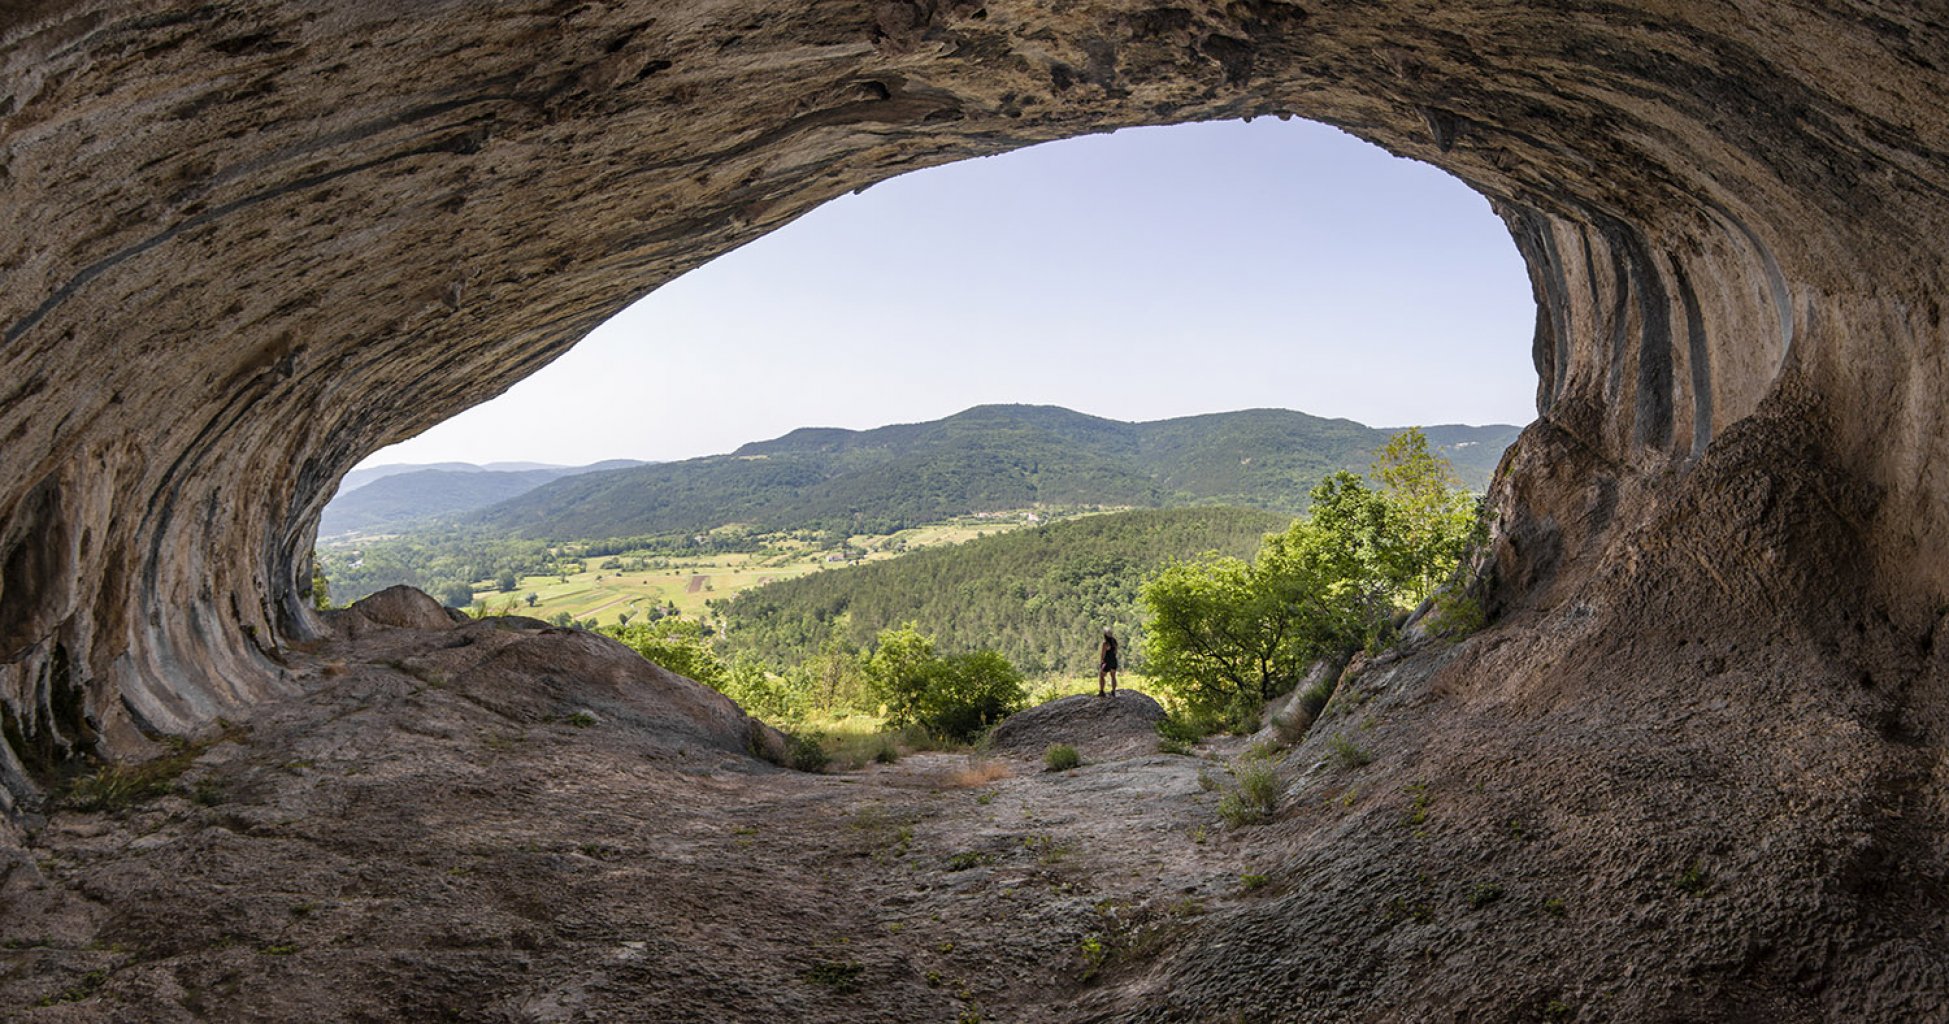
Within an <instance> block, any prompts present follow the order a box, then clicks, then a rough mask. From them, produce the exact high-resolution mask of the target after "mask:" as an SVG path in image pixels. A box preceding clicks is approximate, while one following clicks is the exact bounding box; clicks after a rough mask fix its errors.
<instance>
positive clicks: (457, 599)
mask: <svg viewBox="0 0 1949 1024" xmlns="http://www.w3.org/2000/svg"><path fill="white" fill-rule="evenodd" d="M436 596H438V597H439V599H440V603H441V604H443V605H446V606H447V607H449V608H465V607H467V606H468V605H470V604H473V603H474V586H473V584H471V583H449V584H447V585H446V586H443V587H441V588H440V592H439V594H438V595H436Z"/></svg>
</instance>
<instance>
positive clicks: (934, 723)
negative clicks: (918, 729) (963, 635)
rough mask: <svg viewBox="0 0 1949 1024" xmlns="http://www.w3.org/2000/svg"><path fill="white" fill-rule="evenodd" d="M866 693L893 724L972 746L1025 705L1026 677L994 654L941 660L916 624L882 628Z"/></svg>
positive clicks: (868, 666)
mask: <svg viewBox="0 0 1949 1024" xmlns="http://www.w3.org/2000/svg"><path fill="white" fill-rule="evenodd" d="M864 668H865V676H866V684H867V689H868V692H870V693H871V694H872V695H873V697H874V698H875V699H877V700H879V701H880V703H881V705H882V706H883V707H884V708H885V709H886V715H887V721H888V722H890V723H892V724H893V725H895V726H903V725H920V726H923V727H925V728H926V729H927V730H929V731H930V732H933V733H935V734H937V735H940V736H944V737H947V738H949V739H953V740H957V741H960V742H968V741H971V740H973V739H974V738H975V737H977V736H979V735H980V734H981V733H983V732H985V731H986V730H987V729H988V727H989V726H991V725H994V724H995V723H996V722H999V721H1001V720H1002V719H1003V718H1006V717H1008V716H1009V715H1010V714H1013V713H1014V712H1016V711H1019V710H1021V708H1022V707H1023V706H1024V704H1026V703H1027V700H1028V695H1027V693H1026V692H1025V691H1024V690H1023V688H1022V674H1021V673H1020V672H1017V671H1016V670H1015V667H1014V666H1013V665H1010V664H1009V663H1008V659H1006V658H1004V657H1002V656H1001V655H1000V654H997V653H996V652H994V651H972V652H968V653H965V654H954V655H949V656H947V657H942V656H940V655H938V654H936V653H935V649H934V638H933V637H932V636H930V635H927V634H923V633H921V632H920V630H919V628H918V627H917V626H916V625H915V624H914V623H912V622H909V623H906V624H905V625H902V626H900V627H898V628H896V629H888V630H882V631H881V633H880V635H879V637H878V639H877V640H876V641H875V644H874V650H873V653H872V655H871V656H870V657H869V658H868V659H867V661H866V664H865V667H864Z"/></svg>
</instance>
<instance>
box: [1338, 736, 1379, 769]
mask: <svg viewBox="0 0 1949 1024" xmlns="http://www.w3.org/2000/svg"><path fill="white" fill-rule="evenodd" d="M1326 756H1327V760H1329V761H1332V762H1333V764H1334V765H1335V766H1336V767H1339V768H1347V769H1352V768H1359V767H1362V766H1364V765H1369V764H1372V763H1373V762H1374V755H1373V753H1372V752H1371V751H1369V750H1368V749H1367V748H1366V747H1363V746H1361V745H1360V744H1358V743H1355V742H1354V741H1352V740H1350V739H1348V738H1347V734H1346V733H1343V732H1336V733H1334V734H1333V738H1332V739H1330V740H1328V741H1327V743H1326Z"/></svg>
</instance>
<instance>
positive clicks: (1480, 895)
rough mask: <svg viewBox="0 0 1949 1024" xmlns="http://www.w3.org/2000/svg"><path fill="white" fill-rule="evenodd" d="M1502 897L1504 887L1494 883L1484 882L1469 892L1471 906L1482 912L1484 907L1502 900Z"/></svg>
mask: <svg viewBox="0 0 1949 1024" xmlns="http://www.w3.org/2000/svg"><path fill="white" fill-rule="evenodd" d="M1502 897H1503V891H1502V886H1500V885H1497V884H1496V883H1494V882H1483V883H1482V884H1480V885H1478V886H1476V887H1475V888H1473V889H1470V890H1469V906H1471V907H1473V908H1475V909H1476V910H1481V909H1482V908H1483V907H1486V906H1488V905H1489V904H1491V903H1494V902H1496V901H1497V900H1500V899H1502Z"/></svg>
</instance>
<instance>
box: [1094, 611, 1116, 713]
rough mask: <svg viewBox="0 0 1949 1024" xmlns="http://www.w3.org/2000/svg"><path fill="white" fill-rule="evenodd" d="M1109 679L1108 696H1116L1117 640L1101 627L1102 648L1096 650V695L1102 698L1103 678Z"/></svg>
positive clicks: (1105, 628)
mask: <svg viewBox="0 0 1949 1024" xmlns="http://www.w3.org/2000/svg"><path fill="white" fill-rule="evenodd" d="M1105 676H1108V677H1110V692H1109V696H1112V697H1114V696H1116V695H1117V638H1116V637H1115V636H1113V635H1111V633H1110V627H1108V626H1105V627H1103V646H1101V647H1098V648H1097V649H1096V695H1097V696H1098V697H1101V696H1104V693H1103V677H1105Z"/></svg>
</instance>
